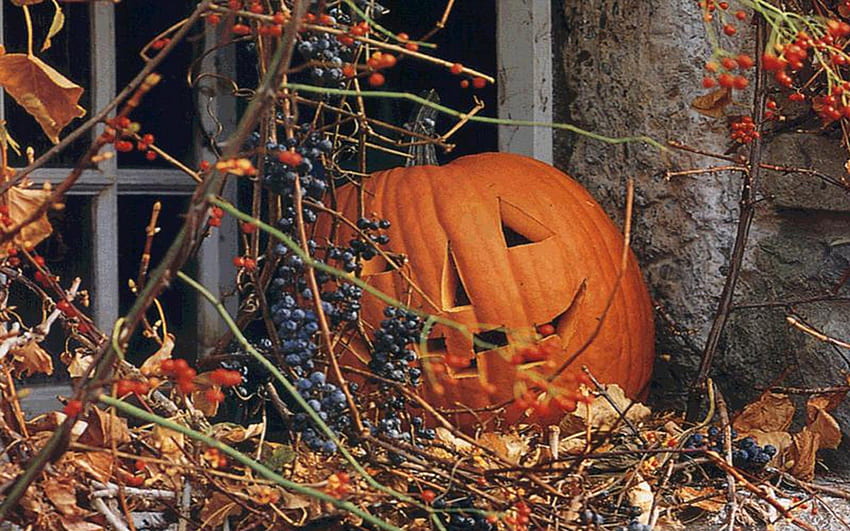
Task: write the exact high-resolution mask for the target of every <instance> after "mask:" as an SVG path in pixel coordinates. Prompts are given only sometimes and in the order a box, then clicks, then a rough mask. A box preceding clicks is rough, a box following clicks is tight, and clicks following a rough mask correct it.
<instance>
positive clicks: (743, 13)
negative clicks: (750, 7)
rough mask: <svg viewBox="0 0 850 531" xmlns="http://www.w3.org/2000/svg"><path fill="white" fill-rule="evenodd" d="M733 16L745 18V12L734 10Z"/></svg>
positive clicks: (740, 18)
mask: <svg viewBox="0 0 850 531" xmlns="http://www.w3.org/2000/svg"><path fill="white" fill-rule="evenodd" d="M735 18H737V19H738V20H747V13H745V12H744V11H735Z"/></svg>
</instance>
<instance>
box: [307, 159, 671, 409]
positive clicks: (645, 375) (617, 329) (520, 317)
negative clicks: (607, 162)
mask: <svg viewBox="0 0 850 531" xmlns="http://www.w3.org/2000/svg"><path fill="white" fill-rule="evenodd" d="M363 187H364V191H363V194H362V195H360V194H358V192H357V189H356V188H355V187H353V186H345V187H342V188H340V189H339V190H338V191H337V209H338V210H339V211H341V212H342V213H343V214H345V215H346V216H348V217H349V218H350V219H356V217H357V212H358V196H359V197H362V198H363V201H364V205H363V210H362V211H363V212H365V213H366V214H367V215H371V216H377V217H380V218H386V219H388V220H390V221H391V222H392V225H391V227H390V228H389V229H388V230H387V233H388V235H389V237H390V243H389V245H388V246H387V247H388V249H389V250H391V251H392V252H393V253H398V254H400V255H403V256H404V257H405V259H406V260H405V265H404V266H403V267H402V268H401V269H402V271H403V272H404V273H405V275H402V273H401V272H400V271H397V270H393V269H392V267H388V266H389V264H388V262H387V261H386V260H385V259H383V258H381V257H376V258H374V259H372V260H369V261H367V262H365V263H364V266H363V270H362V272H361V275H362V278H363V279H364V280H365V281H366V282H368V283H369V284H371V285H372V286H374V287H376V288H378V289H380V290H381V291H383V292H385V293H387V294H389V295H391V296H393V297H395V298H397V299H399V300H402V301H404V302H406V303H407V304H409V305H410V306H411V307H413V308H416V309H419V310H422V311H424V312H427V313H429V314H435V315H438V316H440V317H442V318H446V319H450V320H452V321H455V322H457V323H460V324H462V325H465V326H466V327H468V330H469V332H471V333H472V334H473V337H474V338H475V339H478V340H479V341H478V342H477V343H479V344H476V342H475V341H473V337H470V336H469V334H464V333H463V332H462V331H460V330H458V329H456V328H452V327H449V326H445V325H440V324H438V325H436V326H435V327H434V329H433V330H432V331H431V333H430V335H429V338H430V339H429V340H428V343H427V345H428V349H427V353H422V354H424V356H425V359H423V362H424V363H428V362H435V361H436V362H440V361H442V360H444V359H445V358H446V357H447V356H455V357H457V356H462V357H463V358H464V359H466V360H468V364H464V365H467V366H466V367H465V368H454V369H453V368H452V367H451V366H450V367H448V369H447V374H446V375H445V376H444V377H443V379H442V380H440V381H439V382H434V381H429V380H428V379H427V378H426V380H425V382H424V384H423V386H422V390H421V392H422V393H423V394H424V396H425V397H426V398H427V399H428V400H429V402H430V403H431V404H433V405H435V406H437V407H442V408H450V409H452V408H458V407H459V406H460V407H465V408H470V409H478V408H486V407H487V406H491V405H494V404H498V403H501V402H503V401H505V400H507V399H510V398H512V397H514V391H515V383H516V377H517V372H518V370H525V369H527V367H523V366H522V365H520V366H518V365H517V364H516V358H515V357H514V356H513V355H514V353H515V350H516V349H517V348H519V347H522V346H525V345H527V341H528V338H529V337H535V338H536V339H535V340H536V341H539V342H541V343H542V344H544V345H548V347H549V350H550V351H551V352H554V353H555V354H554V355H553V356H554V359H552V360H550V363H549V364H541V363H540V362H536V364H537V365H538V367H537V368H536V369H534V370H536V371H539V372H540V373H541V374H543V375H545V374H547V370H548V371H551V370H552V367H553V366H557V365H560V363H561V362H562V361H563V360H564V359H565V357H567V356H569V355H570V354H572V353H574V352H576V350H577V349H578V348H579V347H580V346H581V345H582V344H583V343H585V342H586V340H587V339H588V338H589V337H590V336H591V334H592V333H593V332H594V330H595V329H596V327H597V323H598V320H599V318H600V316H601V315H602V313H603V311H604V307H605V305H606V302H607V301H608V298H609V297H610V296H611V294H612V291H613V290H614V288H615V285H616V279H617V275H618V272H619V271H618V270H619V264H620V257H621V254H622V248H623V237H622V235H621V234H620V233H619V231H618V230H617V228H616V227H615V226H614V224H613V223H612V222H611V221H610V219H609V218H608V216H607V215H606V214H605V212H604V211H603V210H602V208H601V207H600V206H599V205H598V204H597V203H596V201H594V200H593V198H592V197H591V196H590V195H589V194H588V193H587V191H586V190H585V189H584V188H582V186H581V185H579V184H578V183H576V182H575V181H573V180H572V179H571V178H570V177H568V176H567V175H565V174H563V173H562V172H560V171H558V170H557V169H555V168H553V167H552V166H549V165H547V164H544V163H542V162H538V161H536V160H533V159H530V158H527V157H522V156H518V155H511V154H501V153H488V154H481V155H472V156H467V157H462V158H459V159H457V160H455V161H453V162H451V163H450V164H447V165H445V166H414V167H409V168H397V169H392V170H388V171H383V172H379V173H376V174H373V175H372V176H370V177H369V178H367V179H365V180H364V183H363ZM323 226H324V227H325V229H322V227H323ZM327 226H328V225H327V224H326V223H320V224H319V232H323V231H324V230H327V228H326V227H327ZM351 237H352V232H351V231H349V230H346V229H345V227H344V226H340V227H339V235H338V236H337V241H341V242H345V241H348V239H349V238H351ZM404 276H407V277H408V279H409V280H411V281H412V283H413V284H414V285H415V289H414V288H412V286H411V283H410V282H409V281H408V280H406V279H405V278H404ZM362 305H363V309H362V317H363V319H364V321H365V322H366V323H368V324H371V325H373V326H376V325H377V324H378V323H379V322H380V321H381V319H382V318H383V316H382V310H383V308H384V307H385V304H384V303H383V302H381V301H380V300H378V299H377V298H375V297H372V296H370V295H368V294H366V295H364V299H363V303H362ZM535 331H543V332H544V334H548V335H546V336H545V337H541V336H540V334H539V333H538V334H536V335H535V334H530V333H529V332H535ZM480 344H488V345H491V346H493V347H495V348H491V349H489V350H488V349H482V348H481V346H480ZM455 359H456V358H455ZM653 359H654V328H653V317H652V308H651V304H650V299H649V296H648V293H647V290H646V287H645V285H644V283H643V279H642V278H641V274H640V271H639V270H638V267H637V263H636V260H635V259H634V257H633V256H631V254H630V256H629V261H628V267H627V270H626V271H625V274H624V276H623V278H622V281H621V284H620V286H619V288H618V289H617V291H616V293H615V294H614V299H613V302H612V305H611V307H610V309H609V311H608V313H607V315H606V317H605V320H604V322H603V324H602V327H601V328H600V329H599V331H598V334H597V335H596V337H595V339H594V340H593V342H592V343H591V344H590V346H589V347H588V348H587V349H586V350H585V351H584V352H583V353H582V354H581V356H580V357H579V358H578V359H577V360H576V361H575V363H573V364H572V366H571V367H570V369H569V370H568V371H565V372H564V373H563V374H562V375H561V376H560V377H559V379H556V380H555V381H554V382H553V383H554V384H555V385H557V384H559V382H561V381H562V379H563V378H565V377H569V376H568V375H571V376H572V377H574V376H575V375H576V373H577V372H578V370H579V368H580V367H581V365H587V366H588V367H589V368H590V370H591V371H592V373H593V374H594V375H595V376H596V377H597V378H598V379H599V380H600V381H602V382H604V383H617V384H619V385H620V386H621V387H622V388H623V389H624V390H625V392H626V394H627V395H629V396H631V397H635V398H636V397H638V396H640V395H641V394H642V393H643V392H644V391H645V389H646V386H647V383H648V381H649V378H650V375H651V371H652V365H653ZM453 365H455V367H457V364H453ZM482 384H484V385H482ZM574 387H575V386H574V384H573V388H574ZM471 418H472V417H468V416H467V417H466V418H465V419H461V423H468V422H469V420H470V419H471ZM456 420H457V419H456Z"/></svg>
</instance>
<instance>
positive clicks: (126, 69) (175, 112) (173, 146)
mask: <svg viewBox="0 0 850 531" xmlns="http://www.w3.org/2000/svg"><path fill="white" fill-rule="evenodd" d="M192 4H193V2H176V1H167V2H165V1H159V2H122V3H120V4H117V5H116V6H115V27H116V35H115V37H116V44H117V49H118V59H117V61H116V67H117V69H118V87H119V88H120V87H122V86H124V85H125V84H127V83H128V82H129V81H130V80H131V79H132V78H133V77H134V76H135V75H136V74H137V73H138V72H139V70H141V69H142V68H144V65H145V63H144V61H143V60H142V58H141V57H140V56H139V51H140V50H141V49H142V48H143V47H144V46H145V45H146V44H147V43H148V41H150V40H151V39H152V38H153V37H155V36H156V35H157V34H159V33H160V32H161V31H163V30H165V29H167V28H168V27H170V26H171V25H172V24H174V23H176V22H179V21H180V20H182V19H183V18H185V17H186V16H187V15H188V14H189V13H190V12H191V11H192V7H193V5H192ZM155 53H156V52H155V51H154V50H151V51H150V52H149V54H155ZM192 58H193V49H192V45H191V44H189V43H187V42H185V41H184V42H183V43H181V44H180V45H179V46H178V47H177V48H176V49H175V50H174V51H173V52H171V53H170V54H169V56H168V57H167V58H166V59H165V60H164V61H163V62H162V64H161V65H160V66H159V68H157V72H158V73H159V74H161V75H162V81H160V82H159V84H158V85H157V86H156V87H155V88H154V89H153V90H151V92H150V93H148V95H147V96H145V98H144V99H143V100H142V105H141V106H140V107H139V108H138V109H136V110H135V111H134V112H133V114H132V115H131V118H132V119H133V120H134V121H136V122H139V123H140V124H141V126H142V129H141V131H142V132H143V133H152V134H153V135H154V136H155V137H156V143H157V145H158V146H159V147H161V148H162V149H164V150H166V151H167V152H168V153H170V154H171V155H173V156H175V157H177V158H178V159H180V160H182V161H184V162H186V161H188V157H189V156H190V155H191V148H192V116H193V114H194V112H193V111H194V107H193V104H192V92H191V90H190V89H189V86H188V84H187V82H186V72H187V71H188V69H189V66H190V65H191V62H192ZM118 163H119V164H120V165H121V166H123V167H151V166H167V165H168V163H166V162H164V161H162V160H161V159H157V160H155V161H153V162H149V161H147V160H146V159H145V156H144V153H141V152H139V151H132V152H129V153H120V154H119V156H118Z"/></svg>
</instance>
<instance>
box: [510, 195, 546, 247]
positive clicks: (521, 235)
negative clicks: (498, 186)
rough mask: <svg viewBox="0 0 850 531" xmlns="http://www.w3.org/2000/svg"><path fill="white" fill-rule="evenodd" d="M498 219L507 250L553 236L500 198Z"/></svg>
mask: <svg viewBox="0 0 850 531" xmlns="http://www.w3.org/2000/svg"><path fill="white" fill-rule="evenodd" d="M499 219H500V221H501V224H502V234H503V235H504V237H505V245H506V246H507V247H508V248H509V249H510V248H511V247H519V246H520V245H528V244H531V243H537V242H542V241H543V240H545V239H546V238H550V237H552V236H553V235H554V233H553V232H552V231H551V230H549V229H548V228H547V227H546V226H545V225H543V224H542V223H540V222H539V221H537V220H536V219H534V218H533V217H531V216H530V215H528V214H527V213H525V212H524V211H523V210H522V209H520V208H519V207H517V206H515V205H512V204H510V203H508V202H507V201H505V200H504V199H502V198H499Z"/></svg>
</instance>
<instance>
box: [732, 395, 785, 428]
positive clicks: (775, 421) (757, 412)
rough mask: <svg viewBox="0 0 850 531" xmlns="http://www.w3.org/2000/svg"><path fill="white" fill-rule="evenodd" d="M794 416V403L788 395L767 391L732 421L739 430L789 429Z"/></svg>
mask: <svg viewBox="0 0 850 531" xmlns="http://www.w3.org/2000/svg"><path fill="white" fill-rule="evenodd" d="M793 418H794V404H793V403H792V402H791V399H790V398H788V395H784V394H780V393H771V392H767V393H764V394H763V395H761V397H760V398H759V399H758V400H757V401H755V402H753V403H752V404H750V405H748V406H747V407H745V408H744V410H743V411H741V414H740V415H738V417H737V418H736V419H735V420H734V421H733V422H732V426H733V427H734V428H735V429H736V430H738V431H739V432H745V433H748V432H750V431H753V430H760V431H764V432H770V431H787V430H788V426H790V425H791V420H792V419H793Z"/></svg>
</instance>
